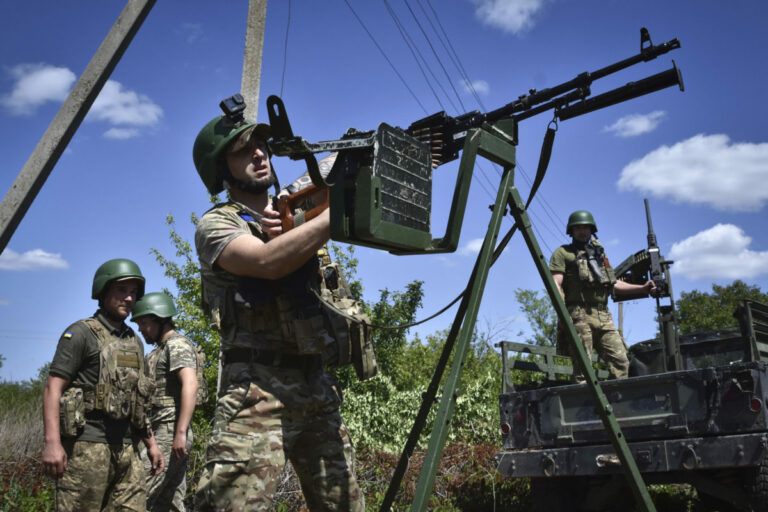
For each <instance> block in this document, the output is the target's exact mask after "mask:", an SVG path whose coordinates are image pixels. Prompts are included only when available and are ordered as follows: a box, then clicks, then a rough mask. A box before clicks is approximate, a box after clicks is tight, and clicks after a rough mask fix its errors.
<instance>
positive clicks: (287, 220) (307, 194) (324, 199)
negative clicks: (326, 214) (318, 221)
mask: <svg viewBox="0 0 768 512" xmlns="http://www.w3.org/2000/svg"><path fill="white" fill-rule="evenodd" d="M329 200H330V195H329V194H328V187H316V186H314V185H310V186H309V187H307V188H303V189H301V190H299V191H298V192H296V193H294V194H291V195H287V196H282V197H280V198H279V199H278V200H277V211H278V212H279V213H280V222H281V223H282V225H283V233H285V232H287V231H290V230H291V229H293V228H294V227H296V224H295V218H294V214H293V211H294V210H295V209H296V207H297V205H299V204H301V203H303V202H307V203H309V204H311V205H312V207H311V208H310V209H309V210H307V211H305V212H304V222H306V221H308V220H311V219H314V218H315V217H317V216H318V215H320V214H321V213H322V212H323V211H324V210H325V209H326V208H328V205H329Z"/></svg>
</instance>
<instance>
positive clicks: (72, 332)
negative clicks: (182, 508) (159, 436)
mask: <svg viewBox="0 0 768 512" xmlns="http://www.w3.org/2000/svg"><path fill="white" fill-rule="evenodd" d="M94 318H95V319H96V321H98V322H100V323H101V324H102V325H103V326H104V327H105V328H106V330H105V332H108V333H109V335H110V336H112V337H114V338H120V339H122V340H124V341H127V342H132V341H135V343H136V344H137V345H138V350H139V351H140V353H141V354H142V355H143V344H142V343H141V341H140V340H139V338H138V337H137V336H136V334H135V333H134V332H133V330H132V329H131V328H130V327H128V326H127V325H126V324H124V323H123V324H121V325H120V327H117V328H115V327H112V326H111V325H110V324H109V322H108V321H107V319H106V318H105V317H104V316H103V315H102V314H101V313H99V312H97V313H96V314H95V315H94ZM100 357H101V353H100V350H99V341H98V339H97V337H96V335H95V334H94V333H93V331H92V330H91V329H90V328H89V327H88V326H87V325H86V323H85V321H83V320H81V321H78V322H75V323H74V324H72V325H70V326H69V327H68V328H67V329H66V331H64V333H63V334H62V336H61V338H60V339H59V343H58V346H57V347H56V354H55V355H54V357H53V361H52V362H51V368H50V373H51V374H52V375H55V376H58V377H61V378H63V379H66V380H68V381H70V382H71V384H70V386H69V387H73V386H74V387H83V388H92V387H94V386H95V385H96V383H97V382H98V379H99V364H100V361H99V360H100ZM133 434H134V433H132V431H131V423H130V420H129V419H123V420H114V419H111V418H109V417H107V416H106V415H105V414H104V413H103V412H102V411H99V410H92V411H89V412H86V413H85V425H84V426H83V427H82V429H81V430H79V431H78V434H77V435H76V436H75V437H70V438H64V439H62V445H63V446H64V449H65V451H66V453H67V465H68V469H67V470H66V471H65V472H64V475H63V476H62V477H61V478H60V479H59V480H58V481H57V482H56V510H57V511H58V512H65V511H83V510H89V511H90V510H94V511H97V510H104V511H111V510H118V509H119V510H135V511H142V512H143V511H144V510H146V508H145V507H146V491H145V488H144V474H143V467H142V464H141V460H140V459H139V452H138V446H137V443H136V442H134V440H133V439H134V438H135V437H136V436H134V435H133ZM135 434H138V435H140V436H142V437H143V436H145V435H146V432H135Z"/></svg>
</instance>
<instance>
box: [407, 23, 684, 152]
mask: <svg viewBox="0 0 768 512" xmlns="http://www.w3.org/2000/svg"><path fill="white" fill-rule="evenodd" d="M646 43H648V44H647V45H646ZM677 48H680V41H678V40H677V38H675V39H672V40H671V41H667V42H666V43H662V44H660V45H654V44H653V43H652V42H651V37H650V35H649V34H648V30H647V29H646V28H641V29H640V53H638V54H637V55H633V56H632V57H629V58H627V59H624V60H622V61H619V62H616V63H614V64H611V65H609V66H606V67H604V68H601V69H598V70H596V71H592V72H584V73H581V74H580V75H578V76H576V77H575V78H573V79H572V80H569V81H567V82H564V83H562V84H560V85H556V86H554V87H550V88H548V89H542V90H540V91H537V90H536V89H531V90H530V91H528V94H524V95H522V96H520V97H518V99H516V100H515V101H513V102H511V103H508V104H507V105H505V106H503V107H501V108H499V109H496V110H493V111H491V112H487V113H485V114H483V113H481V112H479V111H477V110H475V111H472V112H467V113H466V114H463V115H461V116H458V117H451V116H449V115H447V114H446V113H445V111H442V112H438V113H436V114H432V115H431V116H428V117H425V118H423V119H419V120H418V121H415V122H414V123H412V124H411V125H410V126H409V127H408V130H407V132H408V133H410V134H411V135H413V136H414V137H416V138H417V139H419V140H421V141H423V142H427V143H428V144H429V145H430V149H431V150H432V154H433V165H434V166H435V167H437V166H438V165H442V164H445V163H447V162H450V161H452V160H455V159H456V158H458V156H459V151H460V150H461V148H462V147H463V146H464V139H465V137H466V134H467V130H469V129H470V128H477V127H479V126H481V125H482V124H483V123H485V122H488V123H494V122H496V121H500V120H502V119H508V118H512V119H515V120H516V121H518V122H519V121H522V120H523V119H527V118H529V117H533V116H535V115H537V114H540V113H542V112H544V111H547V110H550V109H554V110H555V117H556V118H558V119H560V120H561V121H565V120H566V119H571V118H573V117H576V116H580V115H582V114H586V113H588V112H593V111H595V110H598V109H601V108H605V107H608V106H611V105H615V104H616V103H620V102H622V101H627V100H629V99H632V98H637V97H639V96H643V95H645V94H650V93H652V92H655V91H658V90H661V89H665V88H667V87H670V86H672V85H679V86H680V90H681V91H682V90H684V86H683V78H682V76H681V74H680V70H679V69H678V68H677V66H676V65H675V61H674V60H673V61H672V68H670V69H668V70H667V71H664V72H661V73H658V74H656V75H653V76H650V77H647V78H645V79H643V80H640V81H638V82H630V83H628V84H626V85H625V86H623V87H619V88H617V89H614V90H612V91H609V92H606V93H604V94H601V95H600V96H597V97H595V98H591V99H589V100H587V99H586V98H587V96H589V95H590V94H591V91H590V87H591V85H592V83H593V82H594V81H595V80H598V79H600V78H603V77H606V76H608V75H610V74H613V73H616V72H617V71H620V70H622V69H625V68H628V67H630V66H633V65H635V64H637V63H639V62H647V61H650V60H653V59H655V58H656V57H658V56H659V55H663V54H665V53H667V52H669V51H671V50H675V49H677ZM572 102H577V103H575V104H573V105H571V103H572ZM537 105H538V106H537ZM516 114H517V115H516ZM514 138H515V139H517V134H515V136H514Z"/></svg>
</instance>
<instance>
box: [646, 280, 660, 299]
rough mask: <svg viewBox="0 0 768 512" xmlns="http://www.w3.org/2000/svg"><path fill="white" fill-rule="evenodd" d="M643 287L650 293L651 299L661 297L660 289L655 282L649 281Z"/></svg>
mask: <svg viewBox="0 0 768 512" xmlns="http://www.w3.org/2000/svg"><path fill="white" fill-rule="evenodd" d="M643 286H644V287H645V289H646V291H647V292H648V295H650V296H651V297H656V296H658V295H659V289H658V288H656V283H654V282H653V281H647V282H646V283H645V284H644V285H643Z"/></svg>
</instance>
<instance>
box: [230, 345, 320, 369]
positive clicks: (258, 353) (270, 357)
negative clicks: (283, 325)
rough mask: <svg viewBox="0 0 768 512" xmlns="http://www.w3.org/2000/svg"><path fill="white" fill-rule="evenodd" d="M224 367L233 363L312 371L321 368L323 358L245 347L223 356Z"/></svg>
mask: <svg viewBox="0 0 768 512" xmlns="http://www.w3.org/2000/svg"><path fill="white" fill-rule="evenodd" d="M222 356H223V363H222V364H224V365H227V364H231V363H248V364H252V363H255V364H261V365H264V366H273V367H276V368H290V369H293V370H305V371H308V370H311V369H314V368H319V367H320V366H321V363H322V361H321V357H320V355H317V354H312V355H298V354H286V353H283V352H277V351H274V350H263V349H251V348H245V347H237V348H231V349H229V350H225V351H224V353H223V354H222Z"/></svg>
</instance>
